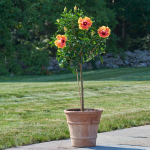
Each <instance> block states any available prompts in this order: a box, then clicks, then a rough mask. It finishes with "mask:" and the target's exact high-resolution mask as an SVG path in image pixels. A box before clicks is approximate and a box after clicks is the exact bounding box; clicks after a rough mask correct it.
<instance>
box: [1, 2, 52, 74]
mask: <svg viewBox="0 0 150 150" xmlns="http://www.w3.org/2000/svg"><path fill="white" fill-rule="evenodd" d="M50 4H51V3H50V2H49V5H50ZM45 5H46V4H43V5H42V3H40V1H37V2H33V1H32V0H29V1H24V0H21V1H20V0H9V1H5V0H2V1H1V2H0V14H1V16H0V65H1V66H2V69H1V71H0V75H6V74H10V73H13V74H39V73H41V71H42V70H41V67H42V66H44V65H47V64H48V57H49V51H48V44H47V42H44V39H46V38H47V37H48V36H47V35H46V34H45V33H43V31H44V32H48V30H46V27H47V26H48V23H47V21H46V19H45V17H43V16H44V14H46V12H47V11H48V10H47V9H48V8H47V9H42V6H43V7H44V6H45ZM39 10H42V11H39ZM45 24H46V25H45ZM45 26H46V27H45Z"/></svg>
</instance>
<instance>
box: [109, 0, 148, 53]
mask: <svg viewBox="0 0 150 150" xmlns="http://www.w3.org/2000/svg"><path fill="white" fill-rule="evenodd" d="M106 2H107V4H108V7H109V8H110V9H112V10H115V12H116V18H117V21H118V24H117V25H116V27H115V34H116V35H117V36H118V37H119V38H120V42H118V44H119V45H120V47H122V48H123V49H125V50H127V49H129V50H134V49H150V44H149V43H150V35H149V33H150V15H149V14H150V1H149V0H106ZM148 44H149V46H148ZM144 45H145V46H144Z"/></svg>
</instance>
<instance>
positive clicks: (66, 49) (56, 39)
mask: <svg viewBox="0 0 150 150" xmlns="http://www.w3.org/2000/svg"><path fill="white" fill-rule="evenodd" d="M93 23H94V21H93V19H91V18H89V17H86V16H84V14H83V12H82V10H80V9H79V8H78V9H77V7H76V6H75V7H74V12H73V11H72V10H70V11H69V12H67V8H66V7H65V8H64V12H63V13H62V14H61V18H60V19H57V22H56V24H57V25H58V31H57V32H56V33H55V35H54V36H53V37H52V41H51V42H50V44H51V45H52V46H54V45H55V46H56V47H58V50H57V53H56V55H57V60H58V62H59V66H61V67H62V68H63V67H64V68H68V69H69V70H71V71H72V72H73V73H75V74H76V75H77V81H78V88H79V98H80V108H77V109H67V110H65V111H64V112H65V114H66V117H67V123H68V125H69V130H70V137H71V142H72V146H75V147H92V146H95V145H96V138H97V131H98V126H99V122H100V117H101V114H102V111H103V110H101V109H91V108H84V96H83V79H82V64H84V62H87V61H89V60H91V59H93V58H94V57H95V56H96V55H100V54H101V53H104V52H105V47H106V38H107V37H108V36H109V35H110V29H109V27H105V26H102V27H100V28H99V29H98V30H97V29H96V28H95V27H92V24H93ZM62 33H63V35H62ZM78 70H80V82H81V85H80V84H79V78H78Z"/></svg>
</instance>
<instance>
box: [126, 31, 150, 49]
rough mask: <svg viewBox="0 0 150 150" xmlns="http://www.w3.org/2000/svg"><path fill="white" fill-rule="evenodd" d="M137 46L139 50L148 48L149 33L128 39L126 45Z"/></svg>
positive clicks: (149, 47) (149, 41)
mask: <svg viewBox="0 0 150 150" xmlns="http://www.w3.org/2000/svg"><path fill="white" fill-rule="evenodd" d="M133 46H136V47H138V49H139V50H150V34H148V35H147V36H144V37H143V38H139V37H138V38H136V39H132V40H128V47H133Z"/></svg>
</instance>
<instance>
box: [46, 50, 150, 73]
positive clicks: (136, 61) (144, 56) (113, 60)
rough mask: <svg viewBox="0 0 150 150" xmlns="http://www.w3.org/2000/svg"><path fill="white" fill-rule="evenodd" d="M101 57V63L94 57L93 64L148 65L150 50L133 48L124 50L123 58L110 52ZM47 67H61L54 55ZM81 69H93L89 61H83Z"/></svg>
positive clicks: (118, 65) (98, 66)
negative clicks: (132, 49)
mask: <svg viewBox="0 0 150 150" xmlns="http://www.w3.org/2000/svg"><path fill="white" fill-rule="evenodd" d="M102 57H103V63H102V62H101V60H100V59H99V57H97V58H96V60H97V61H95V65H96V67H97V68H101V67H107V68H118V67H122V66H130V67H144V66H150V51H148V50H143V51H140V50H134V52H130V51H126V52H124V58H121V57H120V56H119V55H116V56H114V55H113V54H111V53H106V54H104V55H103V56H102ZM47 69H48V70H50V71H59V70H62V68H61V67H59V66H58V61H57V60H56V58H54V57H53V58H51V59H50V66H49V67H48V68H47ZM83 69H93V66H92V64H91V62H86V63H84V64H83Z"/></svg>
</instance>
